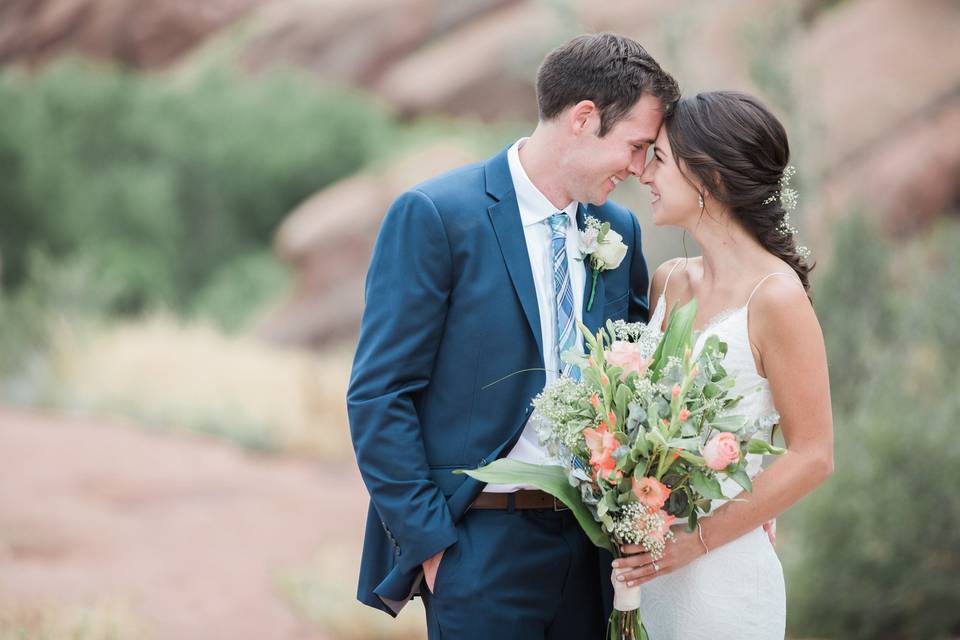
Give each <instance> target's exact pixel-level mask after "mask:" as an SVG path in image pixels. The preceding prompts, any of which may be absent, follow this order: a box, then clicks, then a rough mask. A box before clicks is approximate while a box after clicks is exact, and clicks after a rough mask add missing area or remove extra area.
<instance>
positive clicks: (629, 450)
mask: <svg viewBox="0 0 960 640" xmlns="http://www.w3.org/2000/svg"><path fill="white" fill-rule="evenodd" d="M696 309H697V307H696V301H695V300H694V301H692V302H690V303H689V304H687V305H686V306H684V307H681V308H679V309H676V310H675V311H674V312H673V313H671V315H670V319H669V321H668V325H667V330H666V332H665V333H663V334H662V335H661V334H660V332H659V329H658V328H656V327H648V326H646V325H644V324H640V323H637V324H627V323H624V322H623V321H618V322H608V323H607V326H606V328H605V329H601V330H600V331H598V333H597V335H595V336H594V335H592V334H590V332H589V331H588V330H587V329H586V327H585V326H583V325H582V324H581V325H580V330H581V332H582V333H583V334H584V336H585V339H586V343H587V346H588V347H589V354H587V355H581V354H579V353H577V352H572V351H571V352H567V353H565V354H564V355H563V357H564V359H565V360H567V361H569V362H573V363H575V364H577V365H578V366H579V367H580V370H581V380H580V381H579V382H577V381H574V380H573V379H571V378H566V377H564V378H561V379H560V380H558V381H557V382H555V383H554V384H551V385H550V386H549V387H548V388H546V389H545V390H544V391H543V392H542V393H541V394H540V395H539V396H537V397H536V398H535V399H534V401H533V404H534V407H535V409H536V412H535V413H534V416H535V418H534V419H536V420H538V421H539V424H538V428H539V432H540V436H541V440H542V442H543V443H544V444H545V446H546V447H547V449H548V450H549V451H550V453H551V454H552V455H554V456H555V457H556V459H557V460H558V461H560V462H561V463H560V464H558V465H555V466H540V465H532V464H527V463H523V462H518V461H516V460H508V459H501V460H497V461H495V462H493V463H491V464H489V465H487V466H485V467H481V468H479V469H475V470H461V471H460V472H462V473H466V474H468V475H471V476H473V477H475V478H477V479H478V480H481V481H483V482H490V483H524V484H529V485H532V486H535V487H538V488H539V489H541V490H543V491H546V492H547V493H550V494H551V495H553V496H555V497H556V498H557V499H559V500H561V501H562V502H563V503H564V504H565V505H566V506H567V507H569V508H570V509H571V511H572V512H573V514H574V515H575V516H576V518H577V520H578V522H579V523H580V525H581V527H582V528H583V529H584V531H585V532H586V534H587V535H588V536H589V538H590V539H591V541H592V542H593V543H594V544H596V545H597V546H598V547H602V548H604V549H607V550H609V551H610V552H611V553H613V554H614V555H615V556H618V557H619V556H620V555H621V554H620V551H619V549H620V546H621V545H624V544H637V545H642V546H643V547H644V548H645V549H646V550H647V551H649V552H650V553H651V556H652V557H653V559H654V560H658V559H660V558H662V556H663V552H664V548H665V545H666V543H667V542H668V541H670V540H671V539H672V538H673V533H672V532H671V529H670V527H671V525H672V524H673V523H674V521H675V520H676V519H678V518H686V519H687V530H688V531H693V530H694V529H695V528H696V526H697V519H698V517H699V516H700V515H703V514H705V513H707V512H709V510H710V507H711V500H717V499H725V496H724V494H723V493H722V491H721V488H720V480H722V479H725V478H730V479H732V480H734V481H736V482H737V483H738V484H739V485H740V486H742V487H743V488H744V489H746V490H747V491H750V490H751V489H752V485H751V482H750V477H749V476H748V475H747V472H746V463H747V461H746V454H747V453H757V454H774V455H779V454H782V453H784V450H783V449H780V448H778V447H774V446H772V445H771V444H769V443H768V442H766V441H764V440H761V439H756V438H752V437H751V436H752V435H753V434H754V433H756V431H757V429H758V428H759V425H758V424H755V423H752V422H751V421H750V420H749V419H748V418H746V417H743V416H739V415H736V413H735V408H736V405H737V403H738V402H739V401H740V397H736V396H732V394H731V390H732V388H733V386H734V379H733V378H732V377H731V375H730V374H728V373H727V371H726V370H725V369H724V368H723V358H724V355H725V353H726V344H725V343H723V342H721V341H720V340H719V338H717V337H716V336H711V337H709V338H707V340H706V341H705V344H704V347H703V349H702V350H701V351H700V353H699V354H698V355H697V357H696V358H694V357H693V353H692V348H693V339H694V333H693V322H694V319H695V317H696ZM614 588H615V599H614V611H613V614H612V615H611V617H610V623H609V628H608V633H609V634H610V635H612V636H613V637H616V638H620V639H630V640H635V639H643V638H646V637H647V634H646V631H645V630H644V628H643V622H642V620H640V615H639V611H638V609H639V606H640V601H639V594H640V587H639V586H635V587H627V586H626V585H625V583H621V582H619V581H614Z"/></svg>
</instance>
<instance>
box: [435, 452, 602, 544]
mask: <svg viewBox="0 0 960 640" xmlns="http://www.w3.org/2000/svg"><path fill="white" fill-rule="evenodd" d="M454 473H465V474H467V475H468V476H470V477H472V478H476V479H477V480H479V481H481V482H488V483H492V484H528V485H531V486H534V487H536V488H537V489H540V490H541V491H545V492H547V493H549V494H550V495H552V496H553V497H554V498H556V499H558V500H560V501H561V502H563V504H565V505H566V506H567V507H569V509H570V511H572V512H573V515H574V516H575V517H576V518H577V522H578V523H580V527H581V528H582V529H583V531H584V533H586V534H587V537H588V538H590V541H591V542H593V544H595V545H596V546H598V547H601V548H603V549H606V550H607V551H609V552H610V553H614V548H613V543H611V542H610V538H609V536H608V535H607V534H606V533H604V532H603V529H602V528H601V527H600V524H599V523H598V522H597V521H596V520H594V519H593V514H591V513H590V510H589V509H587V507H586V505H585V504H583V499H582V498H581V497H580V492H579V491H578V490H577V488H576V487H572V486H570V482H569V481H568V480H567V473H566V471H564V469H563V467H560V466H556V465H538V464H529V463H526V462H520V461H518V460H508V459H506V458H502V459H500V460H495V461H494V462H491V463H490V464H488V465H487V466H485V467H480V468H479V469H457V470H456V471H454Z"/></svg>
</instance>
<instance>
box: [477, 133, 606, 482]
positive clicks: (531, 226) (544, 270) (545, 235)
mask: <svg viewBox="0 0 960 640" xmlns="http://www.w3.org/2000/svg"><path fill="white" fill-rule="evenodd" d="M526 140H527V138H521V139H520V140H518V141H517V142H516V143H515V144H514V145H513V146H512V147H510V149H509V150H508V151H507V161H508V162H509V164H510V176H511V177H512V178H513V188H514V191H515V192H516V195H517V205H519V207H520V221H521V222H522V223H523V235H524V238H525V239H526V241H527V253H528V254H529V256H530V269H531V271H532V272H533V284H534V287H535V288H536V291H537V307H538V309H539V312H540V335H541V336H543V357H544V368H545V369H546V370H547V372H546V384H547V385H549V384H550V383H552V382H555V381H556V380H557V378H559V377H560V375H559V371H560V365H561V361H560V356H559V354H558V353H557V302H556V292H555V291H554V287H553V238H552V236H553V233H552V231H551V230H550V223H549V218H550V216H552V215H553V214H555V213H564V214H566V215H567V216H568V217H569V218H570V220H569V223H568V224H567V270H568V272H569V274H570V286H571V288H572V290H573V309H574V314H575V315H576V319H577V321H578V322H582V321H583V317H582V316H583V311H582V309H583V288H584V284H585V283H586V280H587V277H586V270H585V268H584V263H583V262H582V261H580V260H578V258H579V257H580V243H579V238H578V233H577V231H578V229H577V206H578V203H577V202H576V201H574V202H571V203H570V204H568V205H567V206H566V207H565V208H564V209H563V210H562V211H557V209H556V207H554V206H553V205H552V204H550V201H549V200H548V199H547V197H546V196H545V195H543V194H542V193H541V192H540V190H539V189H537V187H536V186H534V184H533V182H531V181H530V177H529V176H527V172H526V171H524V169H523V165H522V164H521V162H520V147H521V146H523V143H524V142H526ZM576 336H577V345H578V346H579V347H580V348H581V349H582V344H583V339H582V336H581V335H580V330H579V329H578V330H577V333H576ZM506 457H507V458H510V459H513V460H520V461H522V462H529V463H532V464H556V461H555V460H553V459H552V458H551V457H550V456H549V454H548V453H547V451H546V449H544V448H543V447H542V446H540V438H539V435H538V434H537V431H536V429H535V428H534V426H533V424H532V422H531V421H529V420H528V421H527V424H526V425H525V426H524V428H523V433H522V434H520V440H518V441H517V444H516V445H514V447H513V449H511V450H510V452H509V453H508V454H507V456H506ZM533 488H534V487H531V486H528V485H505V484H488V485H487V486H486V488H484V491H486V492H490V493H509V492H513V491H516V490H517V489H533Z"/></svg>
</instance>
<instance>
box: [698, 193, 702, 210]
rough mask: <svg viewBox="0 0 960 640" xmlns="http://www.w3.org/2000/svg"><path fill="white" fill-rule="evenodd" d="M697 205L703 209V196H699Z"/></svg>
mask: <svg viewBox="0 0 960 640" xmlns="http://www.w3.org/2000/svg"><path fill="white" fill-rule="evenodd" d="M697 204H698V205H699V206H700V208H701V209H703V196H702V195H701V196H697Z"/></svg>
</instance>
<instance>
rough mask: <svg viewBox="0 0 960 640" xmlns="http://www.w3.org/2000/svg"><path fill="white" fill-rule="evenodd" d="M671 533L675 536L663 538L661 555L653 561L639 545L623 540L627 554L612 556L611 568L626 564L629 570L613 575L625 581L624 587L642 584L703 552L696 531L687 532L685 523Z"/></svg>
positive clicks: (678, 566) (695, 557) (675, 568)
mask: <svg viewBox="0 0 960 640" xmlns="http://www.w3.org/2000/svg"><path fill="white" fill-rule="evenodd" d="M673 534H674V535H675V536H676V540H674V541H673V542H667V544H666V549H665V550H664V552H663V557H662V558H660V559H659V560H657V561H656V562H654V560H653V558H652V557H651V555H650V553H649V552H648V551H645V550H644V548H643V546H642V545H633V544H625V545H623V546H622V547H620V551H621V552H622V553H624V554H630V555H626V556H625V557H623V558H617V559H616V560H614V561H613V568H614V569H619V568H623V567H626V568H629V569H631V571H626V572H624V573H623V575H621V576H619V577H618V578H617V579H618V580H620V579H623V580H624V581H626V583H627V586H628V587H632V586H635V585H638V584H643V583H644V582H649V581H650V580H653V579H654V578H656V577H657V576H662V575H664V574H667V573H670V572H672V571H676V570H677V569H679V568H680V567H683V566H685V565H687V564H690V563H691V562H693V561H694V560H696V559H697V558H699V557H700V556H702V555H704V554H705V553H706V552H705V551H704V548H703V545H702V544H701V543H700V537H699V536H698V535H697V534H696V532H694V533H687V531H686V527H683V526H679V527H674V528H673Z"/></svg>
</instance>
